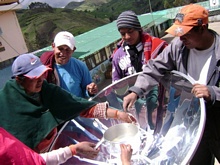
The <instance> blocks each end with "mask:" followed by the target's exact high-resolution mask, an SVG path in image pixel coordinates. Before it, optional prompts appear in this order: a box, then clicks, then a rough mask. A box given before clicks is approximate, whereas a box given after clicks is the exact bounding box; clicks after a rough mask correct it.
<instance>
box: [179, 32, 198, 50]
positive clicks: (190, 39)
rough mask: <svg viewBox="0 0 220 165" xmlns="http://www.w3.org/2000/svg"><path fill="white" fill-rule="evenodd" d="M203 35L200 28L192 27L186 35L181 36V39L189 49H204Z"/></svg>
mask: <svg viewBox="0 0 220 165" xmlns="http://www.w3.org/2000/svg"><path fill="white" fill-rule="evenodd" d="M201 37H202V36H201V33H200V30H195V29H191V30H190V31H189V32H188V33H186V34H185V35H183V36H180V40H181V41H182V42H183V44H184V45H185V46H186V47H187V48H188V49H193V48H196V49H202V48H201V44H200V40H201V39H202V38H201Z"/></svg>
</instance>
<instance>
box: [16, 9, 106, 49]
mask: <svg viewBox="0 0 220 165" xmlns="http://www.w3.org/2000/svg"><path fill="white" fill-rule="evenodd" d="M16 14H17V17H18V21H19V23H20V27H21V30H22V32H23V35H24V37H25V41H26V44H27V46H28V49H29V51H35V50H37V49H41V48H43V47H46V46H49V45H51V43H52V41H53V37H54V35H55V34H56V33H57V32H59V31H61V30H67V31H69V32H71V33H73V35H75V36H76V35H79V34H82V33H84V32H86V31H89V30H92V29H94V28H96V27H99V26H101V25H104V24H106V23H109V22H108V21H105V20H104V19H99V18H96V17H95V16H93V15H91V14H89V13H86V12H81V11H74V10H70V9H58V8H56V9H55V8H54V9H34V10H19V11H17V12H16Z"/></svg>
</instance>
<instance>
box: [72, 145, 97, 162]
mask: <svg viewBox="0 0 220 165" xmlns="http://www.w3.org/2000/svg"><path fill="white" fill-rule="evenodd" d="M95 146H96V144H94V143H91V142H80V143H77V144H75V145H70V146H69V147H70V149H71V151H72V154H73V155H78V156H80V157H82V158H89V159H94V158H96V157H97V155H98V153H99V151H100V149H95Z"/></svg>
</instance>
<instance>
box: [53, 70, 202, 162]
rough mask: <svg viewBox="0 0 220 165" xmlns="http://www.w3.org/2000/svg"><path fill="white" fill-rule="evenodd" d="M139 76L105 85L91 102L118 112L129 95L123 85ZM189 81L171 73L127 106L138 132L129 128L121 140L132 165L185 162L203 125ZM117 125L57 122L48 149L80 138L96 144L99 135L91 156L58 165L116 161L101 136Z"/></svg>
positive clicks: (115, 151)
mask: <svg viewBox="0 0 220 165" xmlns="http://www.w3.org/2000/svg"><path fill="white" fill-rule="evenodd" d="M139 74H141V73H138V74H135V75H132V76H129V77H126V78H124V79H121V80H120V81H118V82H117V83H114V84H111V85H109V86H107V87H106V88H104V89H103V90H102V91H100V92H99V93H98V94H97V95H96V96H95V97H94V98H92V100H96V101H98V102H103V101H108V102H109V104H110V106H112V107H114V108H117V109H120V110H123V108H122V104H123V97H124V96H126V95H127V94H128V93H129V92H128V89H129V87H131V86H133V85H134V83H135V81H136V78H137V76H138V75H139ZM193 83H194V82H193V80H192V79H190V78H189V77H187V76H186V75H184V74H182V73H180V72H176V71H172V72H170V73H167V75H166V76H165V77H164V78H163V79H162V80H161V81H160V83H159V85H157V86H155V87H154V88H153V89H152V90H151V91H150V92H149V93H148V94H146V96H144V97H142V98H139V99H138V100H137V101H136V103H135V105H134V106H133V107H131V108H129V109H128V113H131V114H132V115H133V116H134V117H135V118H136V119H137V121H138V123H137V124H136V127H137V128H138V133H136V132H135V131H133V130H132V133H133V132H135V134H134V135H132V138H126V140H123V143H126V144H131V145H132V147H133V148H134V152H133V155H132V160H131V162H132V164H140V165H141V164H152V165H154V164H155V165H176V164H178V165H179V164H183V165H185V164H187V163H188V162H189V161H190V159H191V158H192V156H193V154H194V152H195V150H196V148H197V146H198V144H199V141H200V139H201V136H202V133H203V129H204V124H205V106H204V100H203V99H198V98H195V97H194V96H193V95H192V94H191V89H192V84H193ZM120 123H121V122H120V121H118V120H115V119H108V120H104V119H102V120H101V119H85V118H81V117H77V118H75V119H73V120H71V121H69V122H67V123H65V125H63V127H62V128H61V130H60V131H59V135H58V136H57V139H56V140H55V141H54V144H53V145H52V146H51V150H52V149H57V148H60V147H64V146H67V145H70V144H72V143H78V142H81V141H90V142H94V143H98V142H99V141H100V140H101V139H102V142H101V143H100V148H101V150H100V153H99V156H98V157H97V158H96V159H95V160H90V159H85V158H80V157H77V156H74V157H73V158H71V159H70V160H68V161H67V162H66V163H64V164H83V165H84V164H85V165H86V164H88V165H89V164H121V161H120V148H119V144H120V142H118V143H117V142H114V143H113V142H111V141H108V140H106V139H107V138H106V139H105V138H104V136H103V135H104V133H105V132H107V131H106V130H108V128H109V127H111V126H114V125H116V124H120ZM120 129H122V128H119V129H118V130H119V131H120ZM125 129H127V128H123V130H125ZM125 132H126V131H125ZM129 132H131V131H129ZM111 134H114V132H111ZM115 134H117V132H116V131H115ZM106 136H107V135H106ZM103 138H104V140H103Z"/></svg>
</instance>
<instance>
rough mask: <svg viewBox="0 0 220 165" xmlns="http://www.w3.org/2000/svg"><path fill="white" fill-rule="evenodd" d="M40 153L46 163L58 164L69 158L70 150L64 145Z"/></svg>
mask: <svg viewBox="0 0 220 165" xmlns="http://www.w3.org/2000/svg"><path fill="white" fill-rule="evenodd" d="M40 155H41V157H42V158H43V159H44V160H45V162H46V165H59V164H61V163H64V162H66V161H67V160H68V159H69V158H71V157H72V152H71V150H70V148H69V147H65V148H59V149H57V150H53V151H50V152H46V153H42V154H40Z"/></svg>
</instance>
